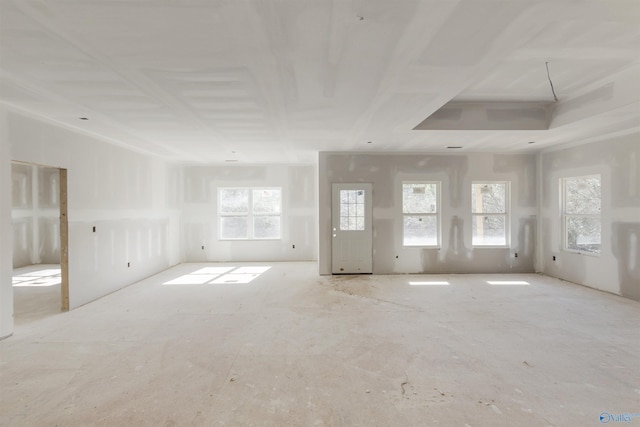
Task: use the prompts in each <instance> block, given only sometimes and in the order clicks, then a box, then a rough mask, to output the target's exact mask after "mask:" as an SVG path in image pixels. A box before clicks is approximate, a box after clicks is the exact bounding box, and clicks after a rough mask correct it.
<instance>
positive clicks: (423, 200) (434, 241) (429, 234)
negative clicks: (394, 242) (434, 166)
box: [402, 182, 440, 246]
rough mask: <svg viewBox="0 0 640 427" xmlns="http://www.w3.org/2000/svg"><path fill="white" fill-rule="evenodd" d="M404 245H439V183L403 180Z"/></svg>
mask: <svg viewBox="0 0 640 427" xmlns="http://www.w3.org/2000/svg"><path fill="white" fill-rule="evenodd" d="M402 216H403V244H404V246H439V245H440V183H439V182H403V183H402Z"/></svg>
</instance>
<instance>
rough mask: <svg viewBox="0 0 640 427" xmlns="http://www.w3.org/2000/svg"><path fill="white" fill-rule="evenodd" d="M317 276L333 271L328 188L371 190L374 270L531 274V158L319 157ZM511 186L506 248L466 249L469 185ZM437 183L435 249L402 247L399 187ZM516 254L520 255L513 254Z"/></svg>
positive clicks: (533, 209)
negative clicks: (438, 234)
mask: <svg viewBox="0 0 640 427" xmlns="http://www.w3.org/2000/svg"><path fill="white" fill-rule="evenodd" d="M319 177H320V178H319V180H320V187H319V200H320V202H319V206H320V207H319V227H320V232H319V243H320V245H319V257H318V258H319V271H320V273H321V274H329V273H330V271H331V265H330V263H331V184H332V183H336V182H343V183H355V182H370V183H372V184H373V232H374V248H373V270H374V273H376V274H394V273H530V272H533V271H534V260H535V230H536V224H537V219H536V203H535V195H536V158H535V156H534V155H528V154H527V155H495V154H487V153H474V154H469V155H426V154H415V155H409V154H397V155H393V154H384V155H382V154H380V155H378V154H342V153H320V156H319ZM483 180H486V181H509V182H510V183H511V185H510V187H511V198H510V199H511V201H510V207H509V209H510V227H509V232H510V237H511V239H510V240H511V242H510V245H509V247H504V248H480V247H473V246H472V244H471V228H470V224H471V184H472V181H483ZM403 181H439V182H440V183H441V243H440V247H439V248H429V247H415V246H404V245H403V218H402V182H403ZM516 254H517V255H518V256H517V257H516V256H515V255H516Z"/></svg>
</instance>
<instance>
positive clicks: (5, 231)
mask: <svg viewBox="0 0 640 427" xmlns="http://www.w3.org/2000/svg"><path fill="white" fill-rule="evenodd" d="M12 234H13V233H12V229H11V149H10V145H9V138H8V129H7V112H6V110H5V109H4V108H3V107H2V106H1V105H0V339H2V338H5V337H7V336H9V335H11V334H12V333H13V285H12V283H11V282H12V280H11V276H12V270H13V268H12V266H11V246H12V243H11V241H12Z"/></svg>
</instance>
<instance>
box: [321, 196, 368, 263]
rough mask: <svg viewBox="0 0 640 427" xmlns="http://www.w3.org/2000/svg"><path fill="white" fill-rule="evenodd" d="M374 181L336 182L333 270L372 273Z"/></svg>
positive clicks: (332, 250) (332, 235)
mask: <svg viewBox="0 0 640 427" xmlns="http://www.w3.org/2000/svg"><path fill="white" fill-rule="evenodd" d="M372 192H373V191H372V186H371V184H333V186H332V196H331V222H332V224H331V238H332V244H331V272H332V273H333V274H350V273H356V274H357V273H360V274H366V273H373V227H372V218H373V215H372V207H373V205H372V203H371V202H372V201H371V196H372Z"/></svg>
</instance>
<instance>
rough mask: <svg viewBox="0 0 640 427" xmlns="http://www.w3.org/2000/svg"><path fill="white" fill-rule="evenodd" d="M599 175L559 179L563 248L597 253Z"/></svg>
mask: <svg viewBox="0 0 640 427" xmlns="http://www.w3.org/2000/svg"><path fill="white" fill-rule="evenodd" d="M600 191H601V190H600V175H592V176H582V177H577V178H564V179H562V200H563V204H562V216H563V233H562V234H563V236H564V244H563V248H564V249H565V250H568V251H576V252H588V253H600V243H601V240H602V236H601V233H600V227H601V220H600V209H601V193H600Z"/></svg>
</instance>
